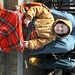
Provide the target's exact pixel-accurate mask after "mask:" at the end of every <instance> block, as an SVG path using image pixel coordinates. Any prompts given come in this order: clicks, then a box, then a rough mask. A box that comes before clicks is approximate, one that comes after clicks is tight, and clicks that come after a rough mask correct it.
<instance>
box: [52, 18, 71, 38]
mask: <svg viewBox="0 0 75 75" xmlns="http://www.w3.org/2000/svg"><path fill="white" fill-rule="evenodd" d="M59 21H61V22H63V23H65V24H66V25H67V26H68V27H69V29H70V30H69V33H67V34H65V35H63V36H60V35H58V34H57V33H55V34H56V35H57V36H58V37H59V38H64V37H66V36H68V35H69V34H70V33H71V32H72V23H71V22H70V21H68V20H63V19H57V20H56V21H55V22H54V24H53V27H54V26H55V25H56V23H57V22H59Z"/></svg>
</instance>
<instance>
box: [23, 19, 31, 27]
mask: <svg viewBox="0 0 75 75" xmlns="http://www.w3.org/2000/svg"><path fill="white" fill-rule="evenodd" d="M30 22H31V20H30V19H29V18H25V19H24V24H25V25H26V27H28V24H29V23H30Z"/></svg>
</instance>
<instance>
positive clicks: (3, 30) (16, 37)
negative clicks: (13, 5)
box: [0, 9, 24, 52]
mask: <svg viewBox="0 0 75 75" xmlns="http://www.w3.org/2000/svg"><path fill="white" fill-rule="evenodd" d="M21 17H22V14H21V13H19V12H17V11H15V12H13V11H9V10H6V9H1V16H0V44H1V50H2V51H3V52H12V51H13V50H23V49H24V47H23V34H22V20H21Z"/></svg>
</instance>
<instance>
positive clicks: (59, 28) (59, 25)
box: [54, 23, 69, 34]
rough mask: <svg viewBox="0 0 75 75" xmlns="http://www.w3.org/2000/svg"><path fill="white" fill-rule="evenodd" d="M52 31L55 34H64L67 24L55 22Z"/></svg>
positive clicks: (66, 30) (66, 31)
mask: <svg viewBox="0 0 75 75" xmlns="http://www.w3.org/2000/svg"><path fill="white" fill-rule="evenodd" d="M54 31H55V32H56V33H57V34H66V33H68V31H69V29H68V26H67V25H66V24H63V23H57V24H56V25H55V27H54Z"/></svg>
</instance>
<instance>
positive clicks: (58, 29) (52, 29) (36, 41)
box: [24, 6, 72, 49]
mask: <svg viewBox="0 0 75 75" xmlns="http://www.w3.org/2000/svg"><path fill="white" fill-rule="evenodd" d="M33 17H37V20H36V21H35V24H36V27H37V33H38V34H39V38H35V37H34V38H32V39H31V40H29V41H24V42H25V47H27V48H29V49H37V48H40V47H42V46H44V45H46V44H48V43H50V42H52V41H53V40H55V37H56V36H58V37H59V38H64V37H66V36H67V35H69V34H70V33H71V31H72V24H71V22H70V21H68V20H63V19H57V20H56V21H54V17H53V15H52V14H51V13H50V12H48V10H47V9H46V8H45V7H42V6H33V7H31V8H30V9H29V10H28V12H27V13H26V14H25V19H24V23H25V24H26V26H28V24H29V22H31V21H32V19H33ZM24 30H25V29H24Z"/></svg>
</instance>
